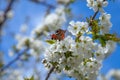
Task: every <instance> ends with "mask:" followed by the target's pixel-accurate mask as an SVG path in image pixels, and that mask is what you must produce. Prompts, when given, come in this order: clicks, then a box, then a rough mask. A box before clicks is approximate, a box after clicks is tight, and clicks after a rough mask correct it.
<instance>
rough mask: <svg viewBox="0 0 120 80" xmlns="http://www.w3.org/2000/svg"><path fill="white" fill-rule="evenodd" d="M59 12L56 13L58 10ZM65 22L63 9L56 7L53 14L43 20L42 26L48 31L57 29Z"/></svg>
mask: <svg viewBox="0 0 120 80" xmlns="http://www.w3.org/2000/svg"><path fill="white" fill-rule="evenodd" d="M59 9H60V10H61V11H58V10H59ZM65 21H66V17H65V13H64V10H63V8H61V7H58V8H57V9H56V12H55V13H51V14H49V15H47V16H46V18H45V20H44V25H45V26H47V27H48V29H49V30H50V31H54V30H57V29H59V28H60V27H61V26H62V25H63V23H64V22H65Z"/></svg>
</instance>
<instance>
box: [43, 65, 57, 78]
mask: <svg viewBox="0 0 120 80" xmlns="http://www.w3.org/2000/svg"><path fill="white" fill-rule="evenodd" d="M54 69H55V67H52V68H51V69H50V71H49V72H48V74H47V76H46V78H45V80H48V79H49V77H50V75H51V73H52V72H53V71H54Z"/></svg>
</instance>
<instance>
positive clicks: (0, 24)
mask: <svg viewBox="0 0 120 80" xmlns="http://www.w3.org/2000/svg"><path fill="white" fill-rule="evenodd" d="M14 1H15V0H10V2H9V4H8V6H7V7H6V9H5V11H4V14H3V17H4V18H3V21H1V22H0V32H1V30H2V26H3V24H4V23H5V21H6V20H7V13H8V12H9V11H10V10H11V8H12V5H13V3H14Z"/></svg>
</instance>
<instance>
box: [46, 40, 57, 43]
mask: <svg viewBox="0 0 120 80" xmlns="http://www.w3.org/2000/svg"><path fill="white" fill-rule="evenodd" d="M46 42H47V43H49V44H54V43H55V42H56V41H55V40H46Z"/></svg>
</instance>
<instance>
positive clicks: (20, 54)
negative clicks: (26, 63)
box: [0, 48, 28, 73]
mask: <svg viewBox="0 0 120 80" xmlns="http://www.w3.org/2000/svg"><path fill="white" fill-rule="evenodd" d="M26 51H28V48H26V49H25V50H24V51H23V52H21V53H19V54H18V55H17V57H16V58H15V59H13V60H12V61H10V62H9V63H8V64H6V65H5V66H3V67H2V68H1V69H0V73H1V72H3V71H4V70H5V69H7V68H9V67H10V66H11V65H12V64H14V63H15V62H16V61H17V60H19V59H20V57H21V56H22V55H23V54H24V53H25V52H26Z"/></svg>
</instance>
